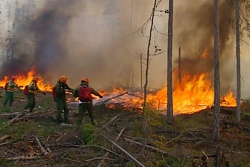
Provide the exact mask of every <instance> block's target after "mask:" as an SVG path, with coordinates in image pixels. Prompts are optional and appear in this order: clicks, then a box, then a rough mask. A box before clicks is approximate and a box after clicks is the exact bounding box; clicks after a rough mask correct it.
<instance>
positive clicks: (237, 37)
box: [235, 0, 241, 122]
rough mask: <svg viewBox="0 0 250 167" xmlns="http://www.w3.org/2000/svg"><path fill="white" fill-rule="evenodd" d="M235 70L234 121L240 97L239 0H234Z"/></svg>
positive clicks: (237, 119) (238, 120)
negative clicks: (235, 98) (235, 99)
mask: <svg viewBox="0 0 250 167" xmlns="http://www.w3.org/2000/svg"><path fill="white" fill-rule="evenodd" d="M235 19H236V25H235V26H236V63H237V66H236V68H237V69H236V71H237V80H236V82H237V108H236V116H235V118H236V121H237V122H240V99H241V81H240V78H241V77H240V14H239V0H236V16H235Z"/></svg>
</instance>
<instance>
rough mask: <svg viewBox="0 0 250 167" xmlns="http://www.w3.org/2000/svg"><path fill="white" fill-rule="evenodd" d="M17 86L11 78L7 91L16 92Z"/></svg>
mask: <svg viewBox="0 0 250 167" xmlns="http://www.w3.org/2000/svg"><path fill="white" fill-rule="evenodd" d="M17 87H18V86H17V84H16V83H15V82H14V81H13V80H12V79H11V80H9V82H8V87H7V92H14V91H15V89H16V88H17Z"/></svg>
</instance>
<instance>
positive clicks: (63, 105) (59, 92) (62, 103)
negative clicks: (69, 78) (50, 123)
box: [54, 80, 74, 123]
mask: <svg viewBox="0 0 250 167" xmlns="http://www.w3.org/2000/svg"><path fill="white" fill-rule="evenodd" d="M66 89H68V90H70V91H73V90H74V89H72V88H70V87H69V86H68V85H67V84H66V83H65V82H61V81H60V80H59V81H58V82H57V84H56V86H55V91H56V96H55V99H54V100H55V102H56V108H57V112H56V120H57V122H58V123H61V122H62V121H63V122H65V123H67V122H68V116H69V109H68V104H67V102H66V93H65V90H66ZM62 111H64V119H62Z"/></svg>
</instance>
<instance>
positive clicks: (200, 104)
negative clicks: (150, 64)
mask: <svg viewBox="0 0 250 167" xmlns="http://www.w3.org/2000/svg"><path fill="white" fill-rule="evenodd" d="M173 89H174V90H173V110H174V114H183V113H186V114H191V113H194V112H197V111H200V110H202V109H205V108H208V107H211V106H212V105H213V102H214V91H213V89H212V84H211V81H209V80H208V79H207V75H206V74H205V73H202V74H199V75H194V76H192V75H185V76H184V77H183V78H182V82H181V83H178V84H176V85H175V86H174V88H173ZM121 92H125V90H123V89H114V90H113V92H112V94H113V95H114V94H116V95H119V94H121ZM103 94H109V93H107V92H106V93H103ZM110 102H111V104H110V105H109V107H110V108H114V107H115V106H114V105H113V104H112V103H119V104H120V105H122V106H123V107H135V108H142V103H143V96H142V93H141V92H132V93H128V94H125V95H123V96H121V97H119V98H114V99H112V100H111V101H110ZM147 102H149V103H150V104H151V105H152V106H151V107H153V108H154V109H157V110H165V109H166V107H167V86H166V85H164V87H163V88H162V89H161V90H159V91H157V92H156V93H148V95H147ZM221 106H236V100H235V97H234V95H233V93H232V92H231V91H229V92H228V93H227V94H226V95H225V96H222V97H221ZM164 112H165V111H164Z"/></svg>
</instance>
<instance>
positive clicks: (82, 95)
mask: <svg viewBox="0 0 250 167" xmlns="http://www.w3.org/2000/svg"><path fill="white" fill-rule="evenodd" d="M78 95H79V100H80V101H81V102H89V101H91V100H92V96H91V89H90V88H89V87H83V86H80V90H79V93H78Z"/></svg>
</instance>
